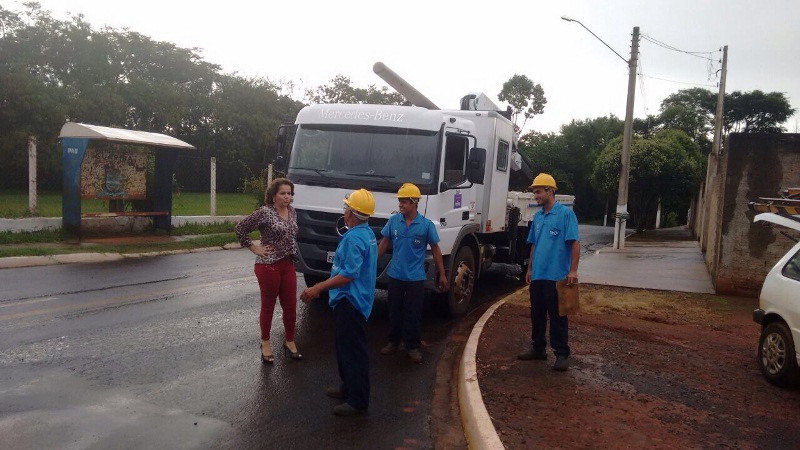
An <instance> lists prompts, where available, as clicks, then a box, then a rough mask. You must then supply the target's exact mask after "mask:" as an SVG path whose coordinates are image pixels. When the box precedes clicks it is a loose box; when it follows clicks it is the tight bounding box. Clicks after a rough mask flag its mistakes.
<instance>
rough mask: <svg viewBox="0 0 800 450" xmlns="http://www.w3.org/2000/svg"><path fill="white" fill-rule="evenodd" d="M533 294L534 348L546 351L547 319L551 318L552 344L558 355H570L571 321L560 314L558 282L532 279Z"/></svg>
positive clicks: (532, 323) (537, 350)
mask: <svg viewBox="0 0 800 450" xmlns="http://www.w3.org/2000/svg"><path fill="white" fill-rule="evenodd" d="M530 295H531V328H532V329H531V342H532V345H533V350H534V351H536V352H542V353H544V351H545V349H546V348H547V338H546V337H545V331H546V330H547V320H548V318H549V319H550V346H551V347H552V348H553V353H554V354H555V355H556V357H559V356H563V357H567V356H569V345H568V343H567V341H568V339H569V321H568V320H567V316H559V315H558V291H557V290H556V282H555V281H551V280H532V281H531V286H530Z"/></svg>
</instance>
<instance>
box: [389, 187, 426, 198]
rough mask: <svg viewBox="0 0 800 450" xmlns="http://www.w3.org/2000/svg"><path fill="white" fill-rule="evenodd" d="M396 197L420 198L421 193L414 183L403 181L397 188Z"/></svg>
mask: <svg viewBox="0 0 800 450" xmlns="http://www.w3.org/2000/svg"><path fill="white" fill-rule="evenodd" d="M395 197H397V198H422V193H420V192H419V188H418V187H417V185H415V184H414V183H403V185H402V186H400V189H398V190H397V195H395Z"/></svg>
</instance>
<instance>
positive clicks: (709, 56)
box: [642, 34, 719, 59]
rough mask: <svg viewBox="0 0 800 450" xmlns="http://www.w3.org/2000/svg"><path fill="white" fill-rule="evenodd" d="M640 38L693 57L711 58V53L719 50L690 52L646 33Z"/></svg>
mask: <svg viewBox="0 0 800 450" xmlns="http://www.w3.org/2000/svg"><path fill="white" fill-rule="evenodd" d="M642 39H644V40H646V41H648V42H651V43H653V44H655V45H658V46H659V47H663V48H665V49H667V50H672V51H675V52H679V53H685V54H687V55H691V56H694V57H695V58H701V59H711V55H712V54H713V53H717V52H719V50H714V51H710V52H690V51H686V50H681V49H679V48H677V47H674V46H672V45H669V44H667V43H664V42H661V41H659V40H658V39H655V38H653V37H651V36H650V35H648V34H643V35H642ZM701 55H708V56H701Z"/></svg>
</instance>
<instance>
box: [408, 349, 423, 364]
mask: <svg viewBox="0 0 800 450" xmlns="http://www.w3.org/2000/svg"><path fill="white" fill-rule="evenodd" d="M408 357H409V358H410V359H411V362H413V363H414V364H419V363H421V362H422V353H420V351H419V349H418V348H412V349H411V350H409V351H408Z"/></svg>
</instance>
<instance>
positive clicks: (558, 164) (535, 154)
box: [519, 115, 624, 220]
mask: <svg viewBox="0 0 800 450" xmlns="http://www.w3.org/2000/svg"><path fill="white" fill-rule="evenodd" d="M623 128H624V124H623V122H622V120H620V119H619V118H617V117H615V116H614V115H609V116H607V117H598V118H595V119H585V120H573V121H572V122H570V123H569V124H567V125H563V126H562V127H561V132H560V133H559V134H553V133H548V134H542V133H537V132H531V133H527V134H525V135H524V136H522V137H521V138H520V141H519V148H520V151H521V152H523V153H524V154H525V156H527V157H528V159H530V160H531V163H532V164H533V170H534V172H535V173H538V172H548V173H550V174H552V175H553V176H554V177H555V179H556V181H557V182H558V190H559V192H560V193H565V194H572V195H575V198H576V201H575V206H574V210H575V213H576V214H577V215H578V217H579V218H580V219H581V220H591V219H597V218H601V217H602V216H603V214H604V207H605V202H606V198H605V197H604V196H600V195H598V193H597V191H596V190H595V189H594V187H593V186H592V185H591V184H590V183H589V177H590V175H591V174H592V170H593V168H594V162H595V160H596V159H597V155H598V154H599V153H600V152H601V151H602V150H603V148H605V147H606V145H607V144H608V143H609V142H610V141H611V140H612V139H614V138H615V137H617V136H621V135H622V131H623Z"/></svg>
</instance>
